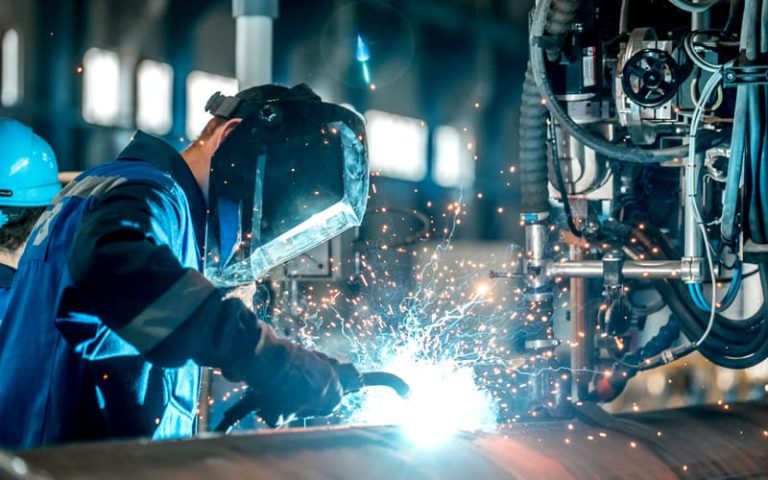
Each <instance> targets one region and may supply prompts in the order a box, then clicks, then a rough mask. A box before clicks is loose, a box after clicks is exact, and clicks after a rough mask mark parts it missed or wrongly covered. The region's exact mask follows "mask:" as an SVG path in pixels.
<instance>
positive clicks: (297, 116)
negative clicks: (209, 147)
mask: <svg viewBox="0 0 768 480" xmlns="http://www.w3.org/2000/svg"><path fill="white" fill-rule="evenodd" d="M206 110H207V111H208V112H210V113H212V114H213V115H215V116H217V117H221V118H224V119H230V118H241V119H242V122H241V123H240V124H239V125H237V126H236V127H235V128H234V130H233V131H232V133H230V134H229V135H228V136H227V138H226V139H225V140H224V141H223V142H222V144H221V145H220V146H219V148H218V149H217V150H216V152H215V154H214V156H213V159H212V161H211V175H210V183H209V191H208V216H207V233H206V242H205V259H204V272H205V275H206V276H207V277H208V278H209V279H210V280H211V281H212V282H213V283H214V284H217V285H219V286H236V285H242V284H245V283H250V282H253V281H255V280H257V279H259V278H260V277H262V276H263V275H264V274H266V273H267V272H268V271H269V270H270V269H272V268H274V267H276V266H278V265H280V264H282V263H284V262H286V261H287V260H290V259H292V258H295V257H297V256H299V255H301V254H303V253H306V252H308V251H309V250H311V249H312V248H314V247H316V246H318V245H320V244H321V243H323V242H325V241H327V240H329V239H331V238H333V237H335V236H336V235H339V234H340V233H342V232H344V231H345V230H347V229H349V228H352V227H355V226H359V225H360V222H361V221H362V218H363V214H364V212H365V207H366V203H367V200H368V182H369V179H368V155H367V147H366V136H365V126H364V121H363V118H362V117H361V116H360V115H359V114H358V113H356V112H353V111H352V110H349V109H347V108H344V107H341V106H339V105H334V104H330V103H324V102H322V101H321V100H320V97H319V96H317V95H316V94H315V93H314V92H313V91H312V90H311V89H310V88H309V87H307V86H305V85H299V86H296V87H293V88H290V89H289V88H286V87H281V86H276V85H266V86H262V87H254V88H250V89H248V90H244V91H242V92H240V93H238V94H237V95H236V96H234V97H228V96H224V95H221V94H220V93H216V94H214V95H213V97H211V99H210V100H209V101H208V104H207V106H206Z"/></svg>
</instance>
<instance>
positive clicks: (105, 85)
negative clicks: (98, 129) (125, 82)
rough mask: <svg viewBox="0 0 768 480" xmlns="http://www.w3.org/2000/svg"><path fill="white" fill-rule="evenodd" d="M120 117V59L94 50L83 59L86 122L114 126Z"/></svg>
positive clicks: (105, 52) (109, 52) (106, 52)
mask: <svg viewBox="0 0 768 480" xmlns="http://www.w3.org/2000/svg"><path fill="white" fill-rule="evenodd" d="M119 115H120V56H119V55H118V54H117V52H113V51H111V50H102V49H99V48H91V49H88V51H86V52H85V57H84V58H83V118H84V119H85V121H87V122H90V123H98V124H100V125H114V124H115V123H117V120H118V117H119Z"/></svg>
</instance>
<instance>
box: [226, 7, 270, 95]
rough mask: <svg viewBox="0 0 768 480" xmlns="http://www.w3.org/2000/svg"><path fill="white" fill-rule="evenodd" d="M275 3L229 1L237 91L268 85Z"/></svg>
mask: <svg viewBox="0 0 768 480" xmlns="http://www.w3.org/2000/svg"><path fill="white" fill-rule="evenodd" d="M278 3H279V2H278V0H232V16H233V17H235V21H236V29H237V31H236V41H235V50H236V52H235V65H236V70H237V72H236V73H237V80H238V81H239V82H240V89H241V90H242V89H244V88H248V87H254V86H257V85H264V84H267V83H272V23H273V22H274V19H276V18H277V16H278V14H279V5H278Z"/></svg>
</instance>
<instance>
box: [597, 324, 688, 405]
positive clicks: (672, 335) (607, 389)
mask: <svg viewBox="0 0 768 480" xmlns="http://www.w3.org/2000/svg"><path fill="white" fill-rule="evenodd" d="M680 331H681V329H680V322H679V320H678V319H677V318H676V317H675V315H674V314H671V315H670V316H669V319H668V320H667V323H665V324H664V325H662V326H661V328H660V329H659V331H658V333H657V334H656V335H654V336H653V337H652V338H651V339H650V340H648V342H647V343H646V344H645V345H643V346H642V347H641V348H640V349H638V350H636V351H634V352H630V353H627V354H625V355H624V356H622V357H619V356H618V355H616V354H615V353H614V352H613V351H610V355H611V357H612V359H613V361H614V367H613V369H612V370H611V374H610V375H602V376H600V378H599V379H598V381H597V383H596V385H595V390H594V391H592V392H590V394H589V397H588V400H591V401H600V402H610V401H611V400H613V399H614V398H616V397H618V396H619V395H620V394H621V392H623V391H624V388H625V387H626V386H627V383H628V382H629V380H630V379H631V378H632V377H634V376H635V375H637V373H638V372H641V371H643V370H648V369H650V368H654V367H657V366H658V365H659V360H656V359H657V358H659V355H661V354H662V353H663V352H666V351H668V350H669V349H670V347H671V346H672V344H674V343H675V341H677V339H678V338H679V337H680ZM683 353H685V354H687V353H690V352H680V353H677V355H678V356H677V357H675V358H668V357H665V359H666V360H667V362H666V363H668V362H669V361H672V360H675V359H677V358H680V357H682V356H684V354H683Z"/></svg>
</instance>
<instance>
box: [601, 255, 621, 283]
mask: <svg viewBox="0 0 768 480" xmlns="http://www.w3.org/2000/svg"><path fill="white" fill-rule="evenodd" d="M623 263H624V262H623V259H622V258H621V255H619V254H617V253H615V252H611V253H607V254H605V255H604V256H603V284H604V285H605V286H606V287H612V288H616V287H621V286H622V283H623V280H624V279H623V276H622V274H621V268H622V264H623Z"/></svg>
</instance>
